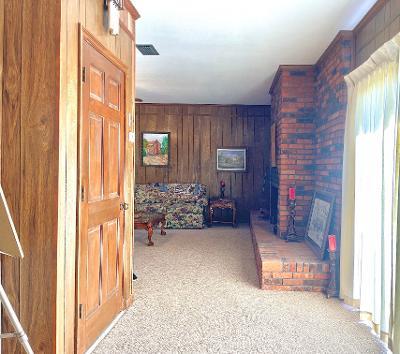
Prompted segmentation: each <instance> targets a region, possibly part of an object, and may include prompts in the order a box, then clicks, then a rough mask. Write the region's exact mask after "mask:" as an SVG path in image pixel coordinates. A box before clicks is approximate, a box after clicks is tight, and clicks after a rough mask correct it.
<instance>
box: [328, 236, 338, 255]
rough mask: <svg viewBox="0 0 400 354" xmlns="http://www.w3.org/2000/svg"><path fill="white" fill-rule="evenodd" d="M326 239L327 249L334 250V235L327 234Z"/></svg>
mask: <svg viewBox="0 0 400 354" xmlns="http://www.w3.org/2000/svg"><path fill="white" fill-rule="evenodd" d="M328 240H329V251H330V252H336V236H335V235H329V236H328Z"/></svg>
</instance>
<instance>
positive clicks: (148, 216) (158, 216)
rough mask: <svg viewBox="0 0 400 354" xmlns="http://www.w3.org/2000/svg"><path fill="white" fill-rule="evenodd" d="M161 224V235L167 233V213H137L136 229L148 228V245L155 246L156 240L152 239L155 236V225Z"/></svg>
mask: <svg viewBox="0 0 400 354" xmlns="http://www.w3.org/2000/svg"><path fill="white" fill-rule="evenodd" d="M159 224H161V235H163V236H164V235H166V234H167V233H166V232H165V214H162V213H145V212H136V213H135V229H144V230H147V238H148V240H149V243H148V244H147V245H148V246H153V245H154V242H153V241H152V240H151V238H152V236H153V226H157V225H159Z"/></svg>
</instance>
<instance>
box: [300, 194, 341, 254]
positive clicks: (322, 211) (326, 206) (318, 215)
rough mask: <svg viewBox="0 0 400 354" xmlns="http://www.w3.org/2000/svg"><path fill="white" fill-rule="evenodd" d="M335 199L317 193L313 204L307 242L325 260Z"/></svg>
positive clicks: (329, 195) (306, 236)
mask: <svg viewBox="0 0 400 354" xmlns="http://www.w3.org/2000/svg"><path fill="white" fill-rule="evenodd" d="M334 200H335V197H334V196H333V195H332V194H330V193H326V192H319V191H316V192H315V193H314V198H313V201H312V204H311V210H310V216H309V218H308V224H307V229H306V235H305V240H306V242H307V243H308V245H309V246H310V247H311V249H312V250H313V251H314V253H315V254H316V255H317V256H318V257H319V258H320V259H321V260H322V259H324V255H325V250H326V245H327V240H328V233H329V227H330V225H331V219H332V212H333V204H334Z"/></svg>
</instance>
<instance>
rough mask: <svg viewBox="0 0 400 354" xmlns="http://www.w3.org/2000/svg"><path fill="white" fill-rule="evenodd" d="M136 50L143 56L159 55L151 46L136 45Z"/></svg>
mask: <svg viewBox="0 0 400 354" xmlns="http://www.w3.org/2000/svg"><path fill="white" fill-rule="evenodd" d="M136 48H137V49H138V50H139V52H140V53H142V54H143V55H159V53H158V52H157V50H156V48H154V46H153V45H152V44H136Z"/></svg>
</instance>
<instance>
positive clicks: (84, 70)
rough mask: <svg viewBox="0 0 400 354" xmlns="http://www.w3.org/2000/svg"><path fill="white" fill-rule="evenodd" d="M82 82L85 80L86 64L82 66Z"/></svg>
mask: <svg viewBox="0 0 400 354" xmlns="http://www.w3.org/2000/svg"><path fill="white" fill-rule="evenodd" d="M82 82H86V66H84V67H83V68H82Z"/></svg>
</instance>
